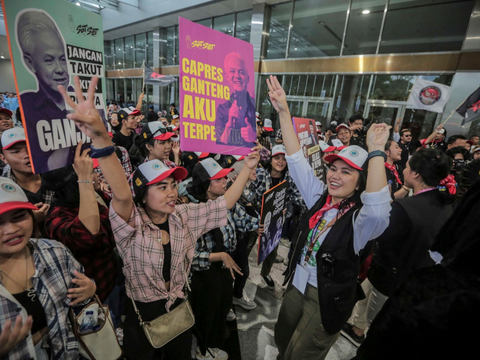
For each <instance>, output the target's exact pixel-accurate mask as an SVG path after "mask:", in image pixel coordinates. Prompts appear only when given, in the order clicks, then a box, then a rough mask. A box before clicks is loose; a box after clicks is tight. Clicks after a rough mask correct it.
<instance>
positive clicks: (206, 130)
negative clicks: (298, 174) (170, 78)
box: [179, 18, 257, 155]
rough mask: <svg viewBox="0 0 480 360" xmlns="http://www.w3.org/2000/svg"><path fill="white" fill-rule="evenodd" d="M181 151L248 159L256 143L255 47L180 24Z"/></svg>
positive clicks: (190, 23) (182, 22)
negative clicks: (245, 157) (230, 155)
mask: <svg viewBox="0 0 480 360" xmlns="http://www.w3.org/2000/svg"><path fill="white" fill-rule="evenodd" d="M179 41H180V43H179V52H180V69H179V72H180V83H181V85H180V119H181V120H180V127H181V132H180V134H181V147H182V151H200V150H201V151H207V152H211V153H218V154H235V155H247V154H248V153H249V152H250V148H252V147H253V146H255V140H256V139H257V132H256V122H255V90H254V89H255V81H254V79H253V74H254V62H253V45H252V44H249V43H247V42H245V41H242V40H240V39H236V38H234V37H232V36H229V35H226V34H224V33H221V32H219V31H216V30H212V29H210V28H207V27H205V26H202V25H199V24H196V23H193V22H191V21H188V20H186V19H183V18H180V36H179Z"/></svg>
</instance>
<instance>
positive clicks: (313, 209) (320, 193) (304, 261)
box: [267, 76, 390, 360]
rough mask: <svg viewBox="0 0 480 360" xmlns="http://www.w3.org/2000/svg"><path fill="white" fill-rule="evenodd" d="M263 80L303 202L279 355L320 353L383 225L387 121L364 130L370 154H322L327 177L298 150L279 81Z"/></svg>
mask: <svg viewBox="0 0 480 360" xmlns="http://www.w3.org/2000/svg"><path fill="white" fill-rule="evenodd" d="M267 85H268V88H269V96H270V100H271V101H272V105H273V106H274V107H275V109H276V110H277V111H278V113H279V115H280V125H281V128H282V134H283V141H284V144H285V148H286V152H287V155H288V156H287V157H286V159H287V162H288V165H289V169H290V172H291V174H292V178H293V180H294V181H295V184H296V185H297V186H298V189H299V190H300V193H301V194H302V196H303V198H304V200H305V203H306V205H307V208H308V211H307V213H306V214H305V215H304V216H303V218H302V220H301V222H300V225H299V227H298V230H297V232H296V233H295V235H294V237H293V242H294V244H295V245H294V249H293V252H292V254H291V257H290V259H289V265H288V268H287V271H286V278H285V281H286V282H289V285H288V288H287V291H286V293H285V297H284V299H283V302H282V307H281V309H280V314H279V317H278V322H277V324H276V325H275V343H276V345H277V347H278V349H279V356H278V359H282V360H283V359H285V360H286V359H300V358H304V357H302V356H305V354H312V356H313V354H315V357H316V358H317V359H324V358H325V357H326V355H327V353H328V351H329V349H330V347H331V346H332V345H333V343H334V342H335V341H336V339H337V338H338V336H339V333H340V329H341V328H342V326H343V325H344V324H345V323H346V321H347V319H348V318H349V317H350V314H351V312H352V309H353V306H354V305H355V303H356V301H357V299H358V298H357V296H358V295H357V294H358V292H357V291H358V288H359V284H358V274H359V269H360V263H361V261H362V258H363V256H364V255H365V254H363V253H362V250H363V249H364V247H365V246H366V244H367V242H368V241H369V240H370V239H374V238H376V237H377V236H379V235H380V234H382V232H383V231H384V230H385V229H386V228H387V226H388V221H389V220H388V215H389V211H390V196H389V191H388V187H387V182H386V177H385V167H384V164H383V163H384V161H383V156H384V155H385V154H384V153H383V150H384V147H385V143H386V141H387V139H388V136H389V131H388V130H389V127H388V126H386V125H385V124H373V125H372V127H371V128H370V131H369V133H368V134H367V144H368V149H369V150H370V155H369V154H368V153H367V152H366V151H365V150H363V149H362V148H360V147H359V146H347V147H345V148H344V149H343V150H341V151H340V152H339V153H338V154H331V155H327V156H326V157H325V160H326V161H327V162H329V163H330V164H332V165H331V167H330V170H329V171H328V173H327V183H326V184H325V183H323V182H322V181H321V180H319V179H318V178H316V177H315V174H314V172H313V169H312V168H311V167H310V165H309V164H308V162H307V160H306V159H305V157H304V156H303V153H302V151H301V148H300V143H299V141H298V139H297V136H296V135H295V131H294V129H293V125H292V120H291V116H290V112H289V110H288V105H287V100H286V95H285V92H284V91H283V89H282V87H281V85H280V83H279V82H278V80H277V79H276V77H273V76H271V77H270V79H268V80H267ZM338 130H342V131H343V130H344V129H337V131H338ZM345 130H348V132H350V130H349V129H345ZM379 155H380V156H379ZM370 158H371V159H370ZM368 160H370V161H368ZM367 162H368V177H367V181H366V185H365V173H364V170H363V167H364V166H365V165H366V163H367ZM364 190H365V191H364ZM305 323H307V324H308V325H307V326H306V327H305V326H304V325H303V324H305ZM300 328H301V330H300ZM298 333H300V334H301V335H297V334H298ZM294 334H295V335H294ZM298 344H301V346H299V345H298Z"/></svg>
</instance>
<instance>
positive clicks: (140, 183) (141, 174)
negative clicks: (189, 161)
mask: <svg viewBox="0 0 480 360" xmlns="http://www.w3.org/2000/svg"><path fill="white" fill-rule="evenodd" d="M187 175H188V172H187V170H186V169H185V168H183V167H181V166H176V167H174V168H173V169H171V168H169V167H168V166H167V165H165V164H164V163H162V162H161V161H160V160H157V159H155V160H151V161H147V162H146V163H143V164H141V165H140V166H139V167H138V168H137V170H135V172H134V173H133V191H134V192H135V195H138V193H139V191H140V190H141V189H143V188H144V187H145V186H147V185H153V184H156V183H159V182H160V181H162V180H164V179H166V178H167V177H169V176H173V178H174V179H175V180H183V179H185V178H186V177H187Z"/></svg>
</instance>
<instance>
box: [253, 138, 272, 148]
mask: <svg viewBox="0 0 480 360" xmlns="http://www.w3.org/2000/svg"><path fill="white" fill-rule="evenodd" d="M257 140H258V142H259V143H260V145H262V146H263V147H264V148H266V149H268V150H271V149H272V143H271V141H270V138H269V137H257Z"/></svg>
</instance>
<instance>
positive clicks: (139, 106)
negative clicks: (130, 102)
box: [135, 91, 145, 111]
mask: <svg viewBox="0 0 480 360" xmlns="http://www.w3.org/2000/svg"><path fill="white" fill-rule="evenodd" d="M144 96H145V94H144V92H143V91H142V92H141V94H140V96H139V97H138V102H137V106H135V109H137V110H138V111H142V102H143V98H144Z"/></svg>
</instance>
